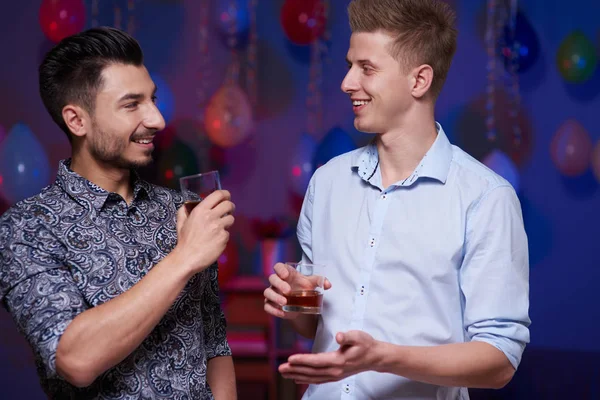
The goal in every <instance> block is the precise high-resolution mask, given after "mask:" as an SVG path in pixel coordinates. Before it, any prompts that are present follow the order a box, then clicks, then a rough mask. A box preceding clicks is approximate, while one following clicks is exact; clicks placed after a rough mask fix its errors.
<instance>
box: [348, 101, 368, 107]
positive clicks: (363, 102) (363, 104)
mask: <svg viewBox="0 0 600 400" xmlns="http://www.w3.org/2000/svg"><path fill="white" fill-rule="evenodd" d="M370 102H371V100H352V105H353V106H354V107H360V106H365V105H367V104H369V103H370Z"/></svg>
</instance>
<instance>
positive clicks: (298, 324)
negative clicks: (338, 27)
mask: <svg viewBox="0 0 600 400" xmlns="http://www.w3.org/2000/svg"><path fill="white" fill-rule="evenodd" d="M348 11H349V17H350V26H351V28H352V36H351V38H350V48H349V50H348V53H347V61H348V68H349V71H348V73H347V75H346V77H345V79H344V80H343V82H342V90H343V91H344V92H345V93H347V94H348V96H349V98H350V102H351V103H352V107H353V110H354V114H355V119H354V125H355V127H356V129H358V130H360V131H362V132H368V133H373V134H374V135H375V137H374V139H373V141H372V143H371V144H369V145H368V146H366V147H364V148H361V149H358V150H355V151H353V152H350V153H347V154H344V155H341V156H339V157H337V158H334V159H333V160H331V161H330V162H329V163H327V164H326V165H325V166H323V167H321V168H319V169H318V170H317V171H316V172H315V174H314V176H313V177H312V180H311V182H310V184H309V188H308V190H307V193H306V197H305V200H304V205H303V209H302V213H301V216H300V221H299V224H298V232H297V233H298V239H299V241H300V245H301V246H302V250H303V259H304V260H306V261H313V262H315V263H323V264H325V265H326V266H327V267H326V276H327V278H328V280H329V282H331V283H330V284H329V285H328V286H329V290H328V291H326V293H325V296H324V303H323V313H322V315H321V316H319V317H318V318H316V317H315V316H310V315H298V314H293V313H285V312H283V311H282V310H281V306H282V305H284V304H285V303H286V299H285V297H284V296H282V294H285V293H288V292H289V290H290V286H289V283H288V282H289V280H290V276H291V274H290V272H289V271H288V269H286V268H285V266H284V265H282V264H277V265H275V271H276V273H275V274H273V275H271V276H270V279H269V281H270V284H271V286H270V287H269V288H267V289H266V290H265V311H266V312H268V313H270V314H271V315H274V316H277V317H280V318H287V319H289V320H291V321H292V324H293V325H294V327H295V328H296V330H297V331H298V332H299V333H301V334H303V335H304V336H307V337H309V338H314V346H313V353H314V354H297V355H293V356H291V357H290V358H289V360H288V362H287V363H284V364H282V365H281V366H280V367H279V371H280V372H281V373H282V374H283V376H284V377H287V378H290V379H294V380H295V381H296V382H299V383H308V384H311V385H310V386H309V388H308V390H307V392H306V394H305V397H304V398H305V399H327V400H331V399H377V400H382V399H437V400H442V399H444V400H456V399H463V400H464V399H468V398H469V394H468V390H467V388H468V387H477V388H499V387H502V386H504V385H505V384H506V383H507V382H509V381H510V379H511V378H512V376H513V374H514V371H515V369H516V368H517V366H518V365H519V362H520V360H521V355H522V353H523V350H524V348H525V345H526V343H528V342H529V330H528V326H529V324H530V320H529V317H528V306H529V299H528V295H529V293H528V291H529V271H528V268H529V265H528V251H527V237H526V235H525V231H524V228H523V221H522V216H521V210H520V204H519V201H518V198H517V196H516V194H515V191H514V190H513V188H512V187H511V186H510V184H509V183H508V182H507V181H506V180H504V179H502V178H501V177H500V176H498V175H496V174H495V173H494V172H492V171H490V170H489V169H488V168H486V167H485V166H484V165H482V164H481V163H479V162H478V161H477V160H475V159H473V158H472V157H470V156H469V155H468V154H466V153H465V152H464V151H462V150H461V149H459V148H457V147H456V146H453V145H451V144H450V142H449V141H448V139H447V137H446V135H445V134H444V130H443V129H442V127H441V126H440V125H439V124H438V123H436V122H435V119H434V106H435V101H436V98H437V96H438V94H439V93H440V90H441V89H442V86H443V84H444V80H445V78H446V75H447V73H448V70H449V68H450V64H451V61H452V57H453V55H454V52H455V48H456V30H455V28H454V27H453V24H454V20H455V16H454V13H453V12H452V11H451V9H450V7H449V6H448V5H447V4H445V3H443V2H441V1H438V0H353V1H352V2H351V3H350V6H349V8H348ZM473 134H476V135H479V134H483V132H474V133H473Z"/></svg>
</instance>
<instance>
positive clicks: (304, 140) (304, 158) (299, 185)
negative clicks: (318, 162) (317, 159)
mask: <svg viewBox="0 0 600 400" xmlns="http://www.w3.org/2000/svg"><path fill="white" fill-rule="evenodd" d="M316 149H317V142H316V140H315V139H314V138H313V137H312V136H311V135H308V134H303V135H302V136H300V140H299V142H298V144H297V145H296V149H295V151H294V154H293V155H292V163H291V169H290V178H291V184H292V191H293V192H294V193H296V194H298V195H301V196H304V193H305V192H306V188H307V187H308V182H309V181H310V178H311V176H312V173H313V158H314V156H315V151H316Z"/></svg>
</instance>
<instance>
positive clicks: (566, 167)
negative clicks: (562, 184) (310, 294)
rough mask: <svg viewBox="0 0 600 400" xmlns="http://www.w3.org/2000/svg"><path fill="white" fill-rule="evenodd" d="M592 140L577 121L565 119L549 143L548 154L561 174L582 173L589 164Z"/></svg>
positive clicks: (577, 174)
mask: <svg viewBox="0 0 600 400" xmlns="http://www.w3.org/2000/svg"><path fill="white" fill-rule="evenodd" d="M591 148H592V140H591V139H590V136H589V134H588V133H587V131H586V130H585V128H584V127H583V126H581V124H580V123H579V122H577V121H576V120H574V119H569V120H567V121H565V122H564V123H563V124H562V125H561V126H560V127H559V128H558V130H557V131H556V133H555V134H554V137H553V138H552V141H551V143H550V155H551V156H552V161H553V162H554V164H555V165H556V168H558V170H559V171H560V173H561V174H563V175H565V176H569V177H573V176H579V175H582V174H583V173H584V172H585V171H586V170H587V169H588V167H589V165H590V157H591Z"/></svg>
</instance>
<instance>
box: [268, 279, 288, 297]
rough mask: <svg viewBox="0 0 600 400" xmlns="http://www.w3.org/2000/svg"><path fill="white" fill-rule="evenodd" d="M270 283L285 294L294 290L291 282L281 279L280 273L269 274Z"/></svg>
mask: <svg viewBox="0 0 600 400" xmlns="http://www.w3.org/2000/svg"><path fill="white" fill-rule="evenodd" d="M269 283H270V284H271V286H272V287H273V288H276V289H277V290H279V292H281V293H283V294H288V293H289V292H290V291H291V290H292V287H291V286H290V284H289V283H287V282H286V281H284V280H283V279H281V277H280V276H279V275H278V274H271V276H269Z"/></svg>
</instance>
